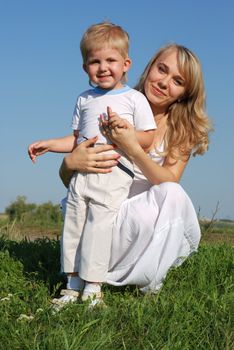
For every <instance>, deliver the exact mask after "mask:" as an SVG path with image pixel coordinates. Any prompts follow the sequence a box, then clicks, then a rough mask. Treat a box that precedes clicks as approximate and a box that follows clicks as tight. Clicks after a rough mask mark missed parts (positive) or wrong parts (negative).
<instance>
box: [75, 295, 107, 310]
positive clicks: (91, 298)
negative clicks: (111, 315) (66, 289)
mask: <svg viewBox="0 0 234 350" xmlns="http://www.w3.org/2000/svg"><path fill="white" fill-rule="evenodd" d="M81 300H82V301H83V302H86V301H88V302H89V303H88V308H89V309H93V308H95V307H103V308H106V307H107V306H106V304H105V303H104V301H103V293H102V292H97V293H83V295H82V297H81Z"/></svg>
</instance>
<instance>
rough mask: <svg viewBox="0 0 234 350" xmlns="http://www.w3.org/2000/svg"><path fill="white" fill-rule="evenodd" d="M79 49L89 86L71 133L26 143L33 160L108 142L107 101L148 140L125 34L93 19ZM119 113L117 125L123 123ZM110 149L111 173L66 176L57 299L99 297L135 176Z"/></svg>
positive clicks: (149, 125) (148, 115)
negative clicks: (61, 282) (103, 126)
mask: <svg viewBox="0 0 234 350" xmlns="http://www.w3.org/2000/svg"><path fill="white" fill-rule="evenodd" d="M80 49H81V53H82V57H83V69H84V70H85V72H86V73H87V74H88V77H89V82H90V85H91V86H92V87H93V88H92V89H90V90H87V91H85V92H83V93H81V94H80V95H79V96H78V99H77V103H76V107H75V111H74V115H73V120H72V128H73V130H74V134H73V135H71V136H67V137H64V138H57V139H50V140H47V141H39V142H36V143H33V144H31V145H30V146H29V150H28V152H29V156H30V158H31V159H32V161H33V162H34V161H35V159H36V157H37V156H38V155H40V154H43V153H45V152H48V151H50V152H71V151H72V150H73V148H74V147H75V146H76V144H77V143H78V144H79V143H80V142H82V141H84V140H87V139H89V138H91V137H94V136H97V135H98V142H97V144H104V143H110V141H109V140H107V139H106V137H105V136H104V135H103V134H102V133H101V130H100V122H99V119H100V116H103V115H105V114H106V113H107V114H108V117H111V116H112V115H115V114H114V113H112V111H111V109H110V107H109V106H111V108H112V109H113V110H114V111H115V112H117V113H118V115H120V116H121V117H122V118H124V119H125V120H127V121H129V122H130V123H131V124H133V125H134V127H135V129H136V135H137V138H138V141H139V143H140V145H141V146H142V147H143V148H147V147H149V146H150V145H151V144H152V141H153V135H154V132H153V129H155V127H156V126H155V122H154V117H153V114H152V111H151V108H150V106H149V104H148V102H147V100H146V98H145V96H144V95H143V94H141V93H140V92H138V91H136V90H134V89H131V88H130V87H128V86H127V85H125V84H124V83H125V81H126V73H127V71H128V70H129V68H130V66H131V60H130V58H129V56H128V49H129V36H128V34H127V33H126V32H125V31H124V30H123V29H122V28H121V27H120V26H117V25H114V24H112V23H109V22H103V23H99V24H96V25H92V26H91V27H89V28H88V30H87V31H86V32H85V34H84V35H83V38H82V40H81V43H80ZM122 118H119V127H124V120H123V119H122ZM115 120H117V121H118V117H116V116H115ZM111 152H117V153H119V154H120V155H121V158H120V159H119V163H118V166H116V167H114V168H113V170H112V172H111V173H108V174H84V173H75V174H74V175H73V177H72V179H71V181H70V185H69V188H68V196H67V203H66V212H65V218H64V227H63V234H62V242H61V265H62V270H63V271H64V272H65V273H66V274H67V279H68V281H67V289H65V290H62V293H61V295H62V296H61V297H60V298H58V299H54V303H56V304H66V303H67V302H73V301H76V300H77V298H78V296H80V293H82V300H83V301H84V300H87V299H89V300H90V302H91V305H96V304H99V303H102V293H101V283H102V282H105V280H106V273H107V270H108V262H109V258H110V248H111V240H112V226H113V222H114V219H115V217H116V215H117V212H118V209H119V207H120V205H121V203H122V202H123V201H124V200H125V199H126V198H127V196H128V192H129V188H130V185H131V183H132V179H133V177H134V173H133V164H132V163H131V162H130V161H129V159H128V158H127V157H126V156H125V155H124V154H123V153H122V152H121V150H119V149H116V151H111Z"/></svg>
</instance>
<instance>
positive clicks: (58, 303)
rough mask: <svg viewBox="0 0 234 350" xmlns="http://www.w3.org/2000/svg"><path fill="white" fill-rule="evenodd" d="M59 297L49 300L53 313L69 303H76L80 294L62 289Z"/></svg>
mask: <svg viewBox="0 0 234 350" xmlns="http://www.w3.org/2000/svg"><path fill="white" fill-rule="evenodd" d="M60 295H61V297H59V298H54V299H53V300H51V303H52V304H53V309H54V310H55V311H59V310H61V309H62V308H63V307H64V306H66V305H67V304H69V303H75V302H77V300H78V298H79V296H80V293H79V292H78V291H76V290H72V289H62V290H61V292H60Z"/></svg>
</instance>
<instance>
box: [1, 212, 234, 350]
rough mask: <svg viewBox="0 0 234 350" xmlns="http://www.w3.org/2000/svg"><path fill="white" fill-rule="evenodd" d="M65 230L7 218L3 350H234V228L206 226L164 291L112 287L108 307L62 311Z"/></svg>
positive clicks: (4, 229)
mask: <svg viewBox="0 0 234 350" xmlns="http://www.w3.org/2000/svg"><path fill="white" fill-rule="evenodd" d="M45 212H47V213H48V208H47V211H45ZM59 220H60V219H59ZM24 225H25V232H26V233H25V234H24ZM30 225H31V226H30ZM60 225H61V222H59V223H58V225H57V228H56V225H54V224H51V225H49V226H48V227H47V228H46V226H44V227H42V226H43V225H42V226H40V225H39V226H37V227H36V226H35V227H33V226H32V222H31V223H30V224H29V223H27V222H26V220H24V222H22V221H20V220H19V219H16V218H15V219H13V218H12V220H11V221H10V220H9V216H7V217H6V216H5V217H2V218H1V220H0V287H1V288H0V350H6V349H11V350H26V349H27V350H39V349H40V350H99V349H100V350H115V349H116V350H120V349H127V350H144V349H147V350H148V349H149V350H150V349H151V350H152V349H155V350H187V349H193V350H200V349H201V350H233V349H234V332H233V330H234V328H233V325H234V323H233V318H234V317H233V315H234V288H233V287H234V286H233V265H234V264H233V263H234V259H233V258H234V249H233V245H234V244H233V235H234V225H233V224H231V223H229V222H224V223H220V222H215V223H212V225H211V223H209V224H207V222H205V223H202V222H201V227H202V231H203V237H202V242H201V245H200V247H199V250H198V252H197V253H196V254H194V255H193V256H191V257H190V258H189V259H187V260H186V261H185V262H184V263H183V264H182V265H181V266H180V267H178V268H176V269H171V270H170V271H169V273H168V275H167V278H166V279H165V282H164V286H163V288H162V289H161V290H160V291H159V292H158V293H157V294H151V295H142V294H141V293H140V291H139V290H138V289H137V288H136V287H135V286H128V287H126V288H114V287H112V286H108V285H105V286H104V293H105V303H106V305H107V308H105V309H94V310H92V311H91V310H89V309H88V308H87V305H86V304H81V303H76V304H73V305H70V306H67V307H66V308H64V309H63V310H61V311H60V312H57V313H55V312H54V311H53V309H52V307H51V303H50V300H51V299H52V298H53V297H54V296H55V295H56V293H57V291H58V290H59V289H60V288H62V286H63V285H64V279H63V276H62V275H60V274H59V272H58V271H59V249H60V243H59V229H60ZM30 227H31V230H32V237H31V238H30Z"/></svg>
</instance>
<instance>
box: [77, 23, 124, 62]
mask: <svg viewBox="0 0 234 350" xmlns="http://www.w3.org/2000/svg"><path fill="white" fill-rule="evenodd" d="M105 45H106V46H109V47H111V48H113V49H116V50H118V51H119V53H120V54H121V56H122V57H123V58H127V57H128V51H129V35H128V33H127V32H126V31H125V30H124V29H123V28H122V27H120V26H117V25H115V24H113V23H110V22H101V23H98V24H93V25H92V26H90V27H89V28H88V29H87V30H86V32H85V33H84V35H83V37H82V39H81V42H80V51H81V54H82V58H83V63H86V61H87V57H88V55H89V53H90V51H91V50H99V49H102V48H103V47H104V48H105Z"/></svg>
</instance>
